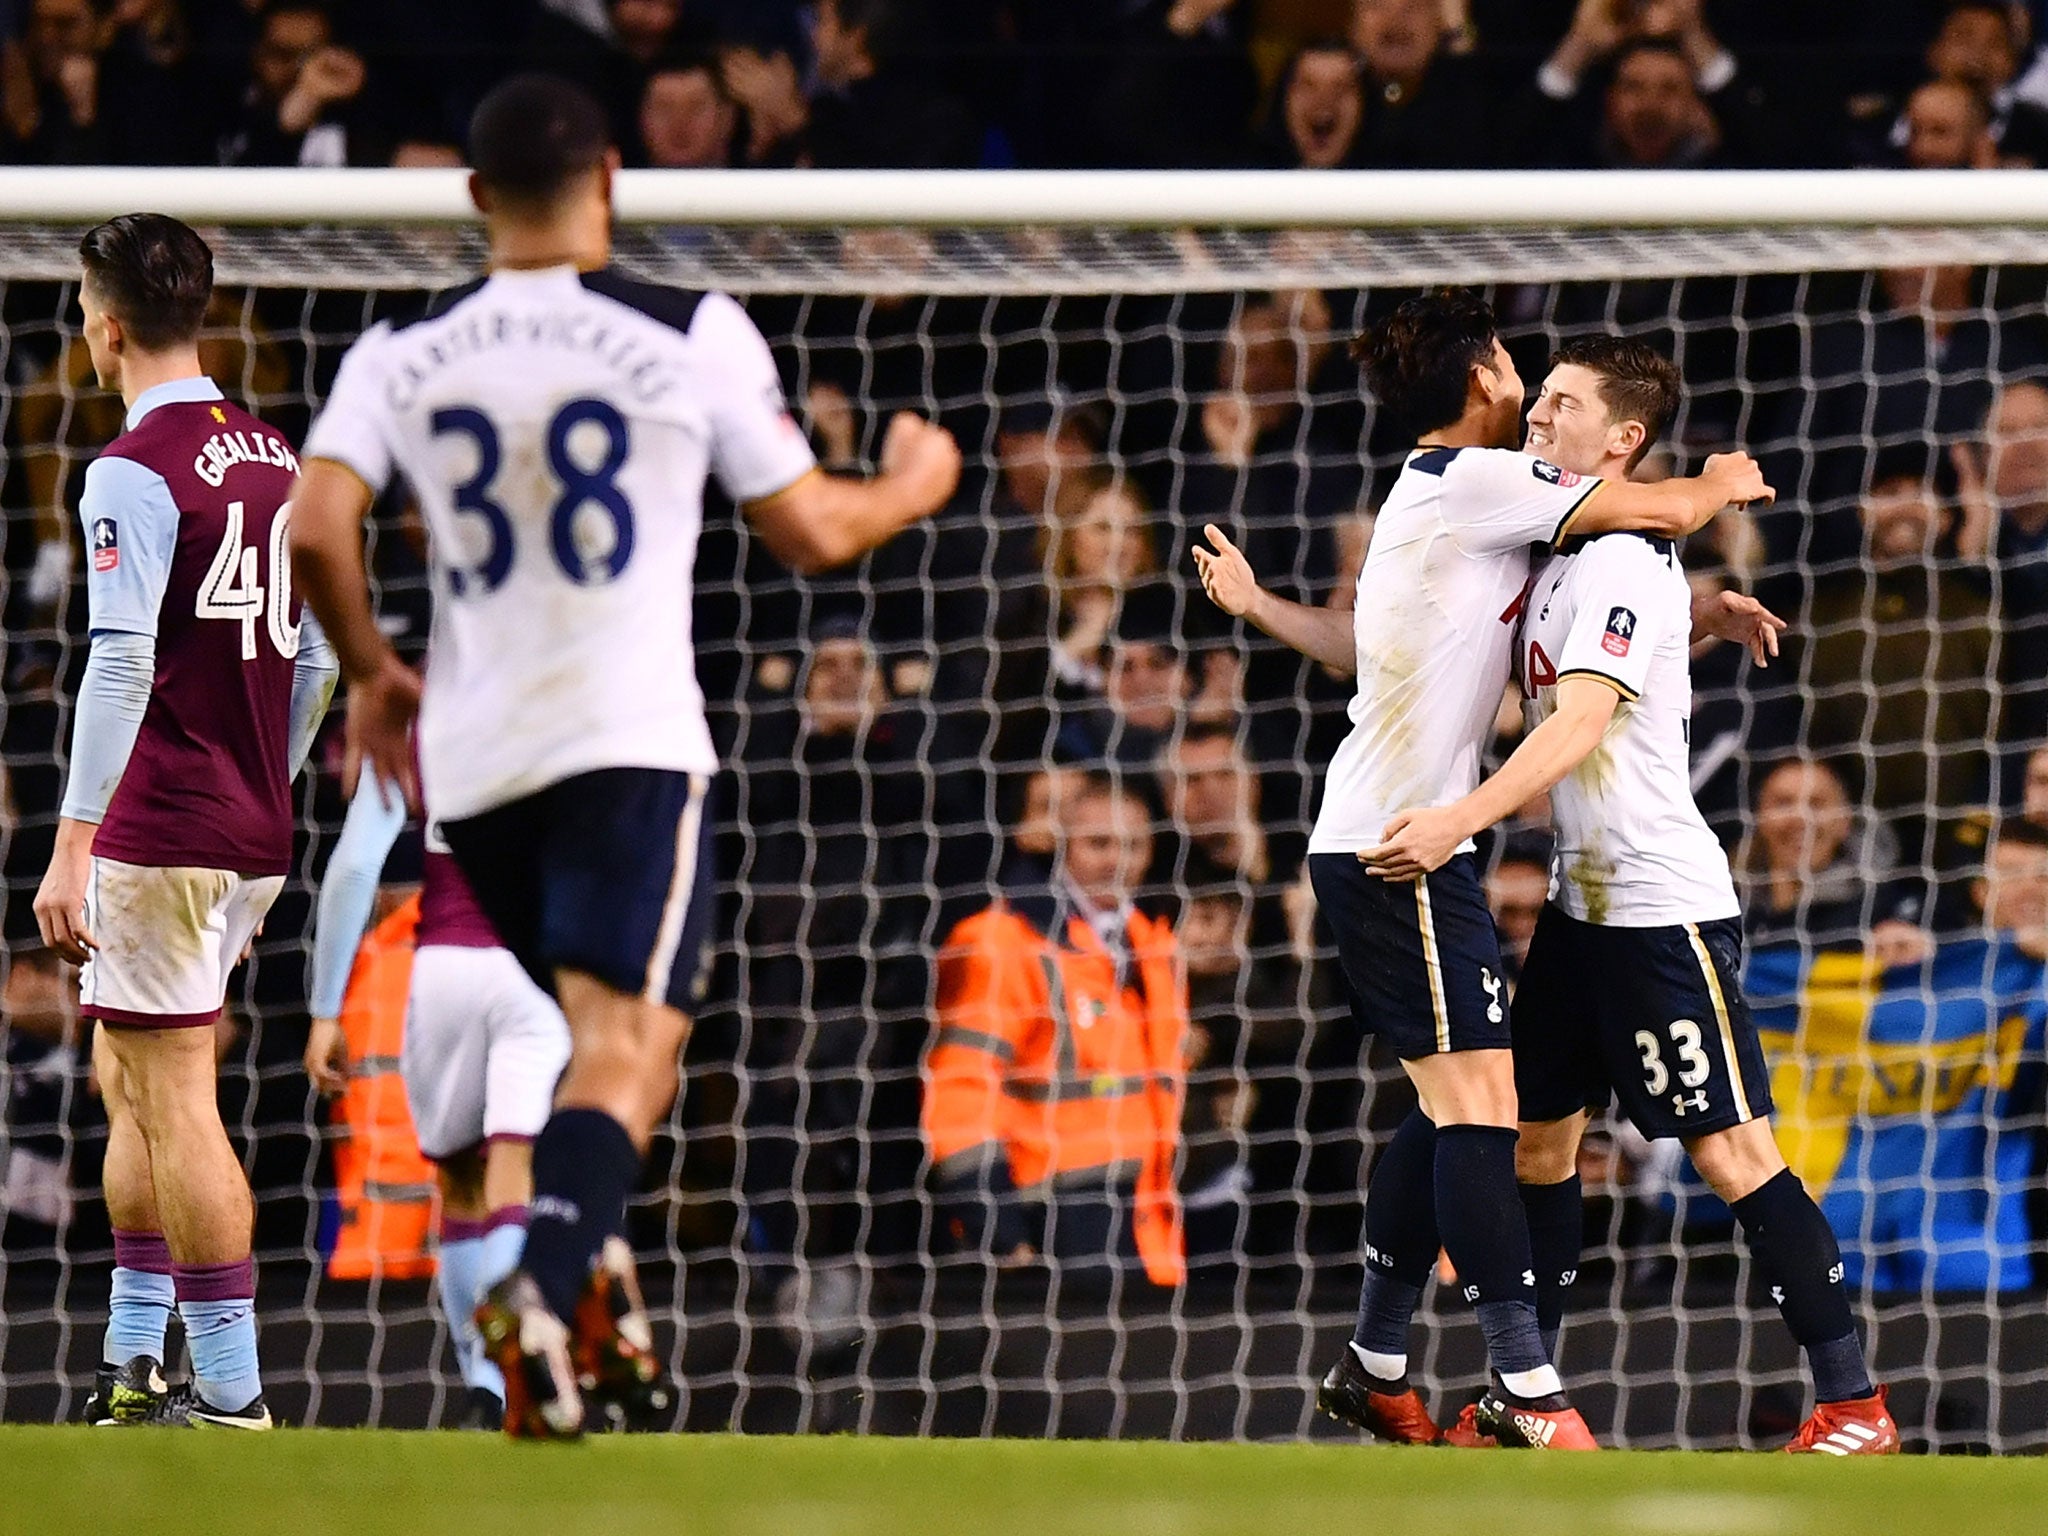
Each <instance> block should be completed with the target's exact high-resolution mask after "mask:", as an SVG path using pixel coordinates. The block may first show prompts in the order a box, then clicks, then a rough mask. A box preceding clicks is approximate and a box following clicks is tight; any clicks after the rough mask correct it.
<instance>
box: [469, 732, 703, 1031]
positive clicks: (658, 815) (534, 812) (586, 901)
mask: <svg viewBox="0 0 2048 1536" xmlns="http://www.w3.org/2000/svg"><path fill="white" fill-rule="evenodd" d="M709 791H710V780H709V779H707V778H705V777H704V776H703V775H701V774H688V773H674V772H670V771H668V770H666V769H659V768H601V769H598V770H596V771H595V772H591V773H579V774H577V775H575V776H574V777H573V778H567V779H563V780H562V781H561V782H559V783H556V784H550V785H549V786H548V787H547V788H546V789H543V790H538V791H536V792H535V793H533V794H530V795H525V796H522V797H521V798H520V799H517V800H512V801H508V802H507V803H505V804H504V805H499V806H493V807H492V808H491V809H490V810H488V811H484V812H482V813H480V814H478V815H475V816H465V817H464V818H463V819H462V820H460V821H449V822H443V823H442V826H441V830H442V834H443V835H444V836H445V837H446V838H447V839H448V848H449V851H450V852H452V853H453V854H454V855H455V862H456V863H457V864H459V865H460V866H461V867H462V873H463V874H464V875H465V876H467V877H468V880H469V883H470V886H471V887H472V888H473V889H474V890H475V892H476V899H477V903H478V905H479V906H481V907H482V908H483V910H484V915H485V916H486V917H488V918H489V919H490V920H491V923H492V925H493V926H494V927H496V929H497V930H498V937H499V938H500V939H502V940H503V941H504V944H505V947H506V948H507V949H509V950H511V951H512V953H513V955H514V956H515V957H516V958H517V959H518V961H519V963H520V964H521V965H522V966H524V967H525V968H526V972H527V974H528V975H529V976H531V977H532V978H533V979H534V980H535V981H536V982H538V983H539V984H540V985H541V986H542V987H543V988H545V989H546V990H547V991H548V992H549V993H550V994H551V995H552V994H553V992H554V990H555V973H556V972H557V971H565V970H566V971H581V972H583V973H584V974H586V975H589V976H594V977H596V978H597V979H598V980H599V981H601V982H603V983H604V984H605V985H607V986H610V987H616V988H617V989H618V990H619V991H621V992H630V993H634V994H637V995H639V996H642V997H646V998H649V999H651V1000H653V1001H657V1002H665V1003H668V1004H669V1005H671V1006H672V1007H676V1008H680V1009H682V1010H683V1011H684V1012H685V1013H689V1012H692V1011H693V1010H694V1009H695V1008H696V1006H697V1004H698V1002H699V1001H700V1000H701V998H702V995H703V988H704V981H705V975H706V971H707V969H708V967H707V965H706V959H707V951H708V946H709V943H710V938H711V909H712V904H713V899H714V895H715V881H714V879H713V876H712V871H711V841H712V839H711V827H710V826H709V825H708V821H707V817H706V810H707V807H708V802H709Z"/></svg>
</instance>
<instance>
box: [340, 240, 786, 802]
mask: <svg viewBox="0 0 2048 1536" xmlns="http://www.w3.org/2000/svg"><path fill="white" fill-rule="evenodd" d="M303 456H304V457H306V458H321V459H333V460H335V461H337V462H339V463H341V464H344V465H346V466H347V467H348V468H349V469H351V470H353V471H354V472H355V473H356V474H357V475H359V476H360V477H361V478H362V479H363V481H364V482H365V483H366V484H368V485H369V486H370V487H371V488H372V489H377V490H381V489H382V488H383V487H384V485H385V484H386V483H387V482H388V481H389V480H390V479H391V477H392V475H393V474H394V472H395V473H398V474H402V475H403V476H404V477H405V479H406V480H407V482H408V483H409V484H410V486H411V488H412V490H413V493H414V495H415V496H417V497H418V499H419V504H420V510H421V511H422V513H423V514H424V515H425V518H426V523H427V529H428V532H429V533H430V535H431V537H432V541H433V563H434V571H435V575H436V579H437V586H438V589H439V600H438V601H437V602H436V603H435V605H434V608H435V620H434V635H433V665H432V666H431V667H430V668H429V669H428V671H427V683H426V697H425V699H424V701H423V703H422V707H421V718H420V758H421V770H422V773H423V776H424V779H425V789H426V797H427V800H428V803H429V804H431V805H432V806H433V807H434V809H435V812H436V814H437V815H441V816H445V817H447V818H449V819H450V820H455V819H459V818H461V817H465V816H473V815H476V814H477V813H478V812H480V811H485V810H489V809H490V808H491V807H493V806H496V805H501V804H503V803H505V802H506V801H509V800H514V799H517V798H519V797H520V796H522V795H527V794H531V793H533V792H535V791H537V790H540V789H543V788H545V787H546V786H548V785H550V784H554V783H557V782H559V781H560V780H562V779H565V778H568V777H570V776H571V775H573V774H578V773H586V772H590V771H592V770H595V769H600V768H659V769H671V770H674V771H677V772H685V773H704V774H708V773H712V772H715V771H716V769H717V766H718V763H717V758H716V755H715V753H714V752H713V749H712V744H711V732H710V730H709V728H708V727H707V726H706V724H705V719H704V697H703V694H702V693H701V692H700V691H699V689H698V686H697V669H696V660H695V651H694V648H693V644H692V640H691V635H690V605H691V599H692V591H691V581H692V573H693V570H694V567H695V564H696V557H697V535H698V531H699V528H700V526H701V524H702V522H703V492H704V481H705V477H706V475H707V474H711V473H716V474H717V476H718V478H719V482H720V483H721V484H722V485H723V486H724V488H725V490H726V492H727V494H728V495H730V496H731V497H732V498H733V499H734V500H736V501H749V500H755V499H758V498H760V497H764V496H769V495H772V494H774V493H775V492H777V491H780V490H782V489H784V488H785V487H787V486H789V485H791V484H793V483H794V482H795V481H797V480H798V479H800V478H801V477H802V476H803V475H805V474H806V473H808V472H809V471H810V469H811V468H812V466H813V459H812V455H811V450H810V446H809V444H808V443H807V442H806V441H805V438H804V434H803V432H802V431H801V430H800V429H799V428H798V427H797V425H796V423H795V422H794V421H792V420H791V419H790V417H789V414H788V412H787V411H786V410H785V408H784V405H783V398H782V388H781V385H780V382H779V381H778V379H777V376H776V372H775V364H774V360H773V359H772V358H771V357H770V356H769V353H768V347H767V344H766V343H765V342H763V341H762V339H761V334H760V332H759V331H757V330H755V329H754V325H753V322H752V321H750V320H749V319H748V318H747V316H746V313H745V311H743V310H742V309H741V308H740V307H739V305H737V304H736V303H734V302H733V301H732V300H731V299H729V298H727V297H726V296H725V295H723V294H718V293H711V294H704V295H701V296H700V295H697V294H691V293H683V292H679V291H676V290H672V289H667V288H660V287H656V286H653V285H651V284H646V283H638V282H633V281H631V280H629V279H627V278H623V277H620V276H619V275H618V274H616V273H614V272H611V271H609V270H606V271H599V272H586V273H578V272H577V271H576V270H575V269H574V268H572V267H567V266H563V267H554V268H548V269H545V270H540V271H502V272H496V273H493V274H492V275H491V276H490V277H488V278H486V279H482V280H480V281H478V282H475V283H472V284H470V285H469V286H468V287H466V288H461V289H457V290H455V291H454V292H453V293H451V294H447V295H444V296H443V297H442V298H441V299H440V300H439V301H437V303H436V304H435V306H434V307H433V309H432V310H431V311H430V312H429V314H428V315H427V317H426V318H425V319H423V320H420V321H418V322H416V323H414V324H411V325H406V326H400V327H393V326H390V325H378V326H375V327H373V328H372V329H371V330H369V331H367V332H365V333H364V334H363V336H362V338H361V339H360V340H358V341H357V342H356V344H355V345H354V346H353V347H351V348H350V349H349V353H348V356H347V357H346V358H345V359H344V360H343V362H342V365H341V372H340V375H339V376H338V377H337V378H336V379H335V381H334V390H333V393H332V394H331V395H329V397H328V400H327V405H326V408H325V409H324V410H323V411H322V412H321V413H320V418H319V420H318V421H316V422H315V423H314V425H313V430H312V432H311V434H310V435H309V436H308V438H307V440H306V447H305V452H304V455H303Z"/></svg>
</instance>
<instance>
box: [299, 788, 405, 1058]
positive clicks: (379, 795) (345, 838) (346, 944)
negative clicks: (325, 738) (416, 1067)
mask: <svg viewBox="0 0 2048 1536" xmlns="http://www.w3.org/2000/svg"><path fill="white" fill-rule="evenodd" d="M404 830H405V807H404V806H403V805H402V804H400V803H398V800H397V797H396V796H392V795H387V794H384V793H383V792H382V791H381V790H380V788H379V786H378V785H376V784H375V783H373V782H372V781H371V780H369V779H367V778H365V779H364V780H363V782H362V783H361V784H360V785H358V786H357V788H356V793H355V798H354V799H353V800H351V801H350V802H349V807H348V815H347V816H346V817H344V818H343V819H342V823H341V836H340V837H339V838H338V839H336V841H335V844H334V852H333V853H332V854H331V855H330V856H329V857H328V860H327V873H326V874H325V875H323V876H322V877H321V880H320V898H319V902H318V904H317V906H316V907H315V909H314V911H315V916H314V920H313V977H312V981H311V984H310V985H309V986H308V987H307V989H306V1011H307V1012H308V1013H309V1014H311V1015H312V1020H313V1022H312V1027H311V1028H310V1029H309V1030H308V1031H307V1035H306V1057H305V1062H306V1076H307V1077H309V1078H311V1079H312V1082H313V1087H314V1089H315V1091H316V1092H318V1093H321V1094H323V1095H328V1096H331V1095H333V1094H337V1093H340V1092H341V1091H342V1090H343V1089H344V1088H346V1087H347V1086H348V1041H347V1038H346V1037H345V1036H344V1035H343V1034H342V1030H341V1021H340V1019H341V1005H342V1000H343V998H344V997H345V996H346V995H347V992H348V974H349V967H350V966H351V965H352V964H354V962H355V954H356V948H357V946H358V945H360V944H361V943H362V941H363V933H364V931H365V930H366V929H368V928H369V926H370V916H371V914H372V912H373V911H374V910H375V909H376V905H377V877H378V875H379V874H380V873H381V872H382V871H383V868H384V861H385V859H386V858H388V857H389V856H390V853H391V848H392V845H393V844H394V843H396V842H397V841H398V834H399V833H400V832H402V831H404Z"/></svg>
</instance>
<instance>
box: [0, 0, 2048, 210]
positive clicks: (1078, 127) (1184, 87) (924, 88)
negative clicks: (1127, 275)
mask: <svg viewBox="0 0 2048 1536" xmlns="http://www.w3.org/2000/svg"><path fill="white" fill-rule="evenodd" d="M2039 13H2040V7H2039V6H2038V5H2036V4H2032V3H2026V0H1973V3H1968V4H1950V3H1948V0H1866V3H1861V4H1853V5H1852V4H1849V3H1847V0H1828V3H1815V4H1807V5H1799V6H1789V7H1788V6H1783V5H1776V4H1772V3H1770V0H1356V3H1355V4H1354V3H1352V0H1111V3H1093V0H950V3H946V4H937V3H932V0H817V3H803V0H436V3H435V4H432V5H419V4H413V3H410V0H8V3H7V4H6V5H4V6H0V40H4V53H0V162H12V163H19V164H27V165H80V164H103V163H104V164H119V165H303V166H332V165H384V164H397V165H437V164H453V163H456V157H457V156H458V155H459V153H460V148H461V140H462V133H463V125H464V124H465V123H466V122H467V121H468V117H469V112H470V110H471V108H473V107H474V106H475V104H476V101H477V100H478V98H479V97H480V96H481V95H482V93H483V91H484V90H486V89H487V88H488V87H489V86H490V84H491V83H492V82H493V81H494V80H495V79H498V78H501V77H502V76H504V75H505V74H507V73H510V72H511V71H512V70H514V69H517V68H520V67H526V66H532V65H542V66H545V67H547V68H549V69H552V70H555V71H557V72H560V73H563V74H566V75H570V76H572V77H574V78H576V79H577V80H579V81H580V82H581V83H583V84H585V85H587V86H588V87H589V88H590V89H591V90H592V91H593V92H594V93H595V94H596V95H597V96H598V97H599V99H600V100H601V101H602V102H603V103H604V104H605V106H606V108H607V109H608V110H609V111H610V113H611V115H612V118H613V121H614V123H615V125H616V129H617V132H618V135H619V142H620V143H621V144H622V145H623V146H626V148H627V159H628V163H629V164H639V165H649V166H677V167H682V166H697V167H703V166H740V165H749V166H796V165H816V166H870V167H876V166H879V167H929V166H959V167H974V166H981V167H988V168H999V167H1008V166H1071V167H1105V166H1123V167H1141V168H1152V167H1159V168H1165V167H1179V168H1193V169H1207V168H1214V167H1219V166H1272V167H1281V168H1296V167H1300V168H1328V167H1333V166H1353V167H1385V168H1434V167H1450V166H1460V167H1506V166H1586V167H1600V166H1611V167H1627V168H1657V167H1704V166H1798V167H1812V166H1850V165H1912V166H1923V167H1926V166H1950V167H1967V166H1991V165H2013V166H2031V165H2036V164H2040V163H2041V162H2042V160H2043V157H2044V156H2048V55H2044V54H2043V53H2041V52H2040V51H2039V49H2038V44H2039V42H2040V41H2041V39H2040V38H2039V36H2038V27H2037V23H2038V21H2039V20H2040V14H2039Z"/></svg>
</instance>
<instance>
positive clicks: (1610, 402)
mask: <svg viewBox="0 0 2048 1536" xmlns="http://www.w3.org/2000/svg"><path fill="white" fill-rule="evenodd" d="M1560 363H1570V364H1573V365H1574V366H1576V367H1579V368H1584V369H1585V370H1586V371H1587V372H1589V373H1591V374H1593V375H1595V376H1596V377H1597V378H1598V379H1599V380H1600V403H1601V404H1602V405H1604V406H1606V407H1607V414H1608V415H1609V416H1611V417H1613V418H1614V420H1616V421H1639V422H1641V423H1642V424H1643V440H1642V442H1641V444H1640V445H1638V446H1637V448H1636V451H1635V452H1634V453H1632V454H1630V455H1629V456H1628V467H1629V468H1630V469H1634V468H1635V467H1636V466H1637V465H1638V464H1640V463H1642V461H1643V455H1644V454H1646V453H1648V452H1649V451H1650V446H1651V445H1652V444H1653V443H1655V442H1656V441H1657V439H1658V438H1660V437H1662V436H1663V435H1664V429H1665V428H1666V427H1668V426H1670V425H1671V418H1672V417H1673V416H1675V415H1677V414H1678V395H1679V385H1680V380H1679V376H1678V365H1677V364H1676V363H1674V362H1672V361H1671V359H1670V358H1668V357H1666V356H1665V355H1664V354H1663V353H1661V352H1659V351H1658V350H1657V349H1656V348H1655V347H1653V346H1651V345H1650V344H1649V343H1648V342H1644V341H1638V340H1636V339H1635V338H1634V337H1632V336H1574V337H1573V338H1572V339H1571V340H1569V341H1567V342H1566V343H1565V344H1564V345H1563V346H1561V347H1559V348H1558V349H1557V350H1556V351H1555V352H1553V353H1551V354H1550V366H1551V367H1553V368H1555V367H1557V366H1558V365H1559V364H1560Z"/></svg>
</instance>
